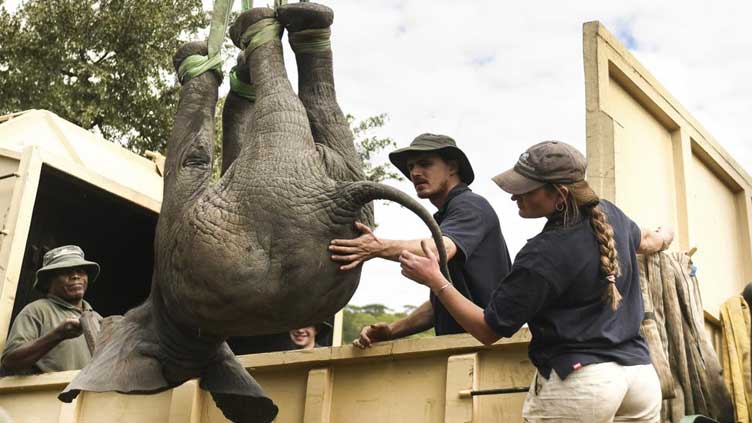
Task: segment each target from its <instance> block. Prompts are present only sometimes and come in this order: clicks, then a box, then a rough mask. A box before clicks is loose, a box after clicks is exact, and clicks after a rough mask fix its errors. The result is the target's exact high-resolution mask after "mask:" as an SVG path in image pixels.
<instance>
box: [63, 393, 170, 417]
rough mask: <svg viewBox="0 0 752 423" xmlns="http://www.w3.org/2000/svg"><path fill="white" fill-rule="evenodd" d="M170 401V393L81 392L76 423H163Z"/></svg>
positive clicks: (167, 413)
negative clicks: (123, 393)
mask: <svg viewBox="0 0 752 423" xmlns="http://www.w3.org/2000/svg"><path fill="white" fill-rule="evenodd" d="M56 394H57V393H56ZM171 400H172V391H165V392H162V393H159V394H154V395H122V394H118V393H115V392H104V393H96V392H84V393H83V394H81V396H80V397H79V403H80V404H79V407H80V410H81V411H80V412H81V414H80V415H79V421H78V423H102V422H107V423H126V422H140V423H164V422H167V421H169V418H170V401H171ZM55 401H57V399H55Z"/></svg>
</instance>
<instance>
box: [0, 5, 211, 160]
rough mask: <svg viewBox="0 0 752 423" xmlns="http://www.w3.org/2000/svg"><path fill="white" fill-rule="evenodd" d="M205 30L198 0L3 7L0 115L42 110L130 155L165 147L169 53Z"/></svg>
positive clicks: (170, 110)
mask: <svg viewBox="0 0 752 423" xmlns="http://www.w3.org/2000/svg"><path fill="white" fill-rule="evenodd" d="M206 26H208V19H207V15H206V14H205V12H204V11H203V10H202V3H201V0H144V1H136V0H28V1H26V2H23V3H21V4H20V5H19V8H18V9H17V11H16V12H15V13H14V14H12V15H11V14H9V13H7V12H6V11H5V10H4V9H0V81H2V84H0V113H8V112H13V111H19V110H25V109H31V108H36V109H47V110H50V111H52V112H54V113H57V114H58V115H60V116H61V117H63V118H65V119H67V120H69V121H71V122H74V123H75V124H77V125H79V126H81V127H83V128H86V129H92V130H95V131H99V132H101V133H102V135H103V136H104V137H105V138H106V139H109V140H111V141H116V142H120V143H121V144H123V145H125V146H127V147H129V148H131V149H132V150H134V151H137V152H143V151H144V150H163V149H164V146H165V143H166V141H167V138H168V136H169V133H170V131H171V130H172V124H173V116H174V114H175V108H176V105H177V100H178V84H177V83H176V80H175V76H174V70H173V67H172V55H173V53H174V52H175V50H176V49H177V47H178V46H179V45H180V44H182V43H183V42H185V41H187V40H190V39H196V38H197V37H196V34H197V31H198V30H199V29H202V28H205V27H206Z"/></svg>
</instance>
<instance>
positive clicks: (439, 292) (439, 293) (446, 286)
mask: <svg viewBox="0 0 752 423" xmlns="http://www.w3.org/2000/svg"><path fill="white" fill-rule="evenodd" d="M451 284H452V283H451V282H447V283H445V284H444V285H442V286H441V288H439V289H438V290H436V291H434V295H436V296H437V297H438V296H439V295H441V293H442V292H444V290H445V289H447V288H449V286H450V285H451Z"/></svg>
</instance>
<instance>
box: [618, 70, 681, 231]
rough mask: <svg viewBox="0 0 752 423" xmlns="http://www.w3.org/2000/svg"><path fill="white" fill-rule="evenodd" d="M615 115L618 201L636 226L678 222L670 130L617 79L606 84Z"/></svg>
mask: <svg viewBox="0 0 752 423" xmlns="http://www.w3.org/2000/svg"><path fill="white" fill-rule="evenodd" d="M608 98H609V113H611V115H612V117H613V119H614V144H615V145H614V149H615V156H616V162H615V165H616V172H615V178H616V181H617V182H616V204H618V205H619V207H621V208H622V209H623V210H624V212H625V213H627V215H628V216H630V217H631V218H632V219H633V220H634V221H636V222H637V223H638V225H641V226H646V227H657V226H660V225H672V226H674V227H675V226H676V225H677V217H676V189H675V177H674V157H673V146H672V137H671V132H669V131H668V130H667V129H666V128H665V127H664V126H663V125H662V124H661V123H660V122H659V121H658V120H657V119H656V118H655V117H653V115H651V114H650V113H649V112H648V111H647V110H646V109H645V108H644V107H643V106H642V105H641V104H640V103H638V102H637V101H636V100H635V98H634V97H633V96H632V95H631V94H630V93H628V92H627V91H626V90H625V89H624V88H623V87H622V86H621V85H620V84H619V83H618V82H616V81H615V80H613V79H610V81H609V84H608Z"/></svg>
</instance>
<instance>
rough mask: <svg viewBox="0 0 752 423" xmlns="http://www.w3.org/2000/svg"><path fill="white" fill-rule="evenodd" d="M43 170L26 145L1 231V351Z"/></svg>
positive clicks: (34, 153) (39, 161)
mask: <svg viewBox="0 0 752 423" xmlns="http://www.w3.org/2000/svg"><path fill="white" fill-rule="evenodd" d="M41 169H42V161H41V159H40V157H39V152H38V150H37V149H36V148H35V147H26V148H25V149H24V151H23V154H22V156H21V161H20V162H19V167H18V173H19V175H21V176H20V177H19V178H18V179H17V180H16V184H15V186H14V187H13V196H12V197H11V201H10V206H9V207H8V215H7V217H6V220H5V226H4V227H3V228H2V231H0V233H1V234H2V242H0V350H2V349H4V348H5V340H6V339H7V337H8V330H9V329H10V318H11V314H12V312H13V304H14V303H15V301H16V289H18V278H19V277H20V275H21V265H22V264H23V258H24V253H25V252H26V241H27V239H28V235H29V227H30V226H31V216H32V214H33V212H34V202H35V201H36V197H37V189H38V187H39V175H40V174H41Z"/></svg>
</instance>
